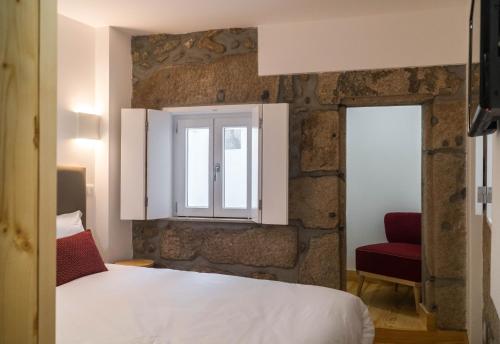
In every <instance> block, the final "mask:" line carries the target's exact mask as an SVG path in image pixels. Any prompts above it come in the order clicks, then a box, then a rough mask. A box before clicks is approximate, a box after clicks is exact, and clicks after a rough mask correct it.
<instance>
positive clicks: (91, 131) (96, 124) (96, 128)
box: [76, 112, 101, 140]
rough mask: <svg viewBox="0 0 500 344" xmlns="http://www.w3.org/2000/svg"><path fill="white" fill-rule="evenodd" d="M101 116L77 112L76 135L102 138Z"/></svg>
mask: <svg viewBox="0 0 500 344" xmlns="http://www.w3.org/2000/svg"><path fill="white" fill-rule="evenodd" d="M100 127H101V116H97V115H91V114H88V113H82V112H79V113H77V131H76V137H77V138H79V139H90V140H99V139H100V138H101V128H100Z"/></svg>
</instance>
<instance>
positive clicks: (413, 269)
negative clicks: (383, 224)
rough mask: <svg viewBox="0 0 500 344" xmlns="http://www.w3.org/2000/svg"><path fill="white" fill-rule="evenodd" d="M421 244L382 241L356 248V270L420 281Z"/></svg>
mask: <svg viewBox="0 0 500 344" xmlns="http://www.w3.org/2000/svg"><path fill="white" fill-rule="evenodd" d="M421 268H422V267H421V246H420V245H416V244H407V243H399V242H393V243H382V244H374V245H366V246H361V247H358V248H357V249H356V270H360V271H365V272H370V273H374V274H379V275H384V276H389V277H394V278H400V279H404V280H409V281H414V282H420V281H421V279H422V277H421V275H422V274H421Z"/></svg>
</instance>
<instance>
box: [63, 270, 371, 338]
mask: <svg viewBox="0 0 500 344" xmlns="http://www.w3.org/2000/svg"><path fill="white" fill-rule="evenodd" d="M107 267H108V269H109V271H106V272H101V273H97V274H94V275H90V276H86V277H83V278H80V279H77V280H74V281H72V282H69V283H67V284H64V285H61V286H59V287H57V289H56V300H57V302H56V307H57V309H56V312H57V313H56V314H57V315H56V317H57V319H56V320H57V323H56V336H57V343H58V344H70V343H71V344H83V343H89V344H90V343H92V344H100V343H102V344H115V343H116V344H118V343H124V344H125V343H126V344H129V343H130V344H132V343H133V344H160V343H161V344H177V343H183V344H185V343H196V344H204V343H206V344H212V343H214V344H216V343H217V344H223V343H272V344H277V343H287V344H288V343H308V344H311V343H314V344H321V343H352V344H368V343H372V342H373V337H374V328H373V324H372V321H371V319H370V316H369V314H368V310H367V308H366V306H365V305H364V304H363V302H362V301H361V300H360V299H359V298H358V297H356V296H354V295H351V294H348V293H345V292H342V291H339V290H334V289H329V288H324V287H318V286H309V285H300V284H291V283H284V282H276V281H267V280H257V279H251V278H244V277H235V276H226V275H220V274H211V273H197V272H188V271H177V270H170V269H147V268H139V267H131V266H119V265H114V264H108V265H107Z"/></svg>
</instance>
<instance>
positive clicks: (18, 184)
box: [0, 0, 57, 344]
mask: <svg viewBox="0 0 500 344" xmlns="http://www.w3.org/2000/svg"><path fill="white" fill-rule="evenodd" d="M0 22H1V24H0V26H1V27H2V30H1V31H2V33H0V45H1V46H2V56H1V58H0V59H1V60H2V61H0V65H1V66H0V68H1V72H0V89H1V92H0V123H1V126H3V130H2V128H1V127H0V154H1V157H0V177H1V180H2V182H1V184H0V229H1V231H0V343H47V344H49V343H54V342H55V270H56V264H55V255H56V253H55V215H56V116H57V106H56V97H57V88H56V80H57V73H56V68H57V50H56V44H57V43H56V42H57V2H56V0H43V1H42V0H31V1H28V0H23V1H19V0H18V1H15V0H6V1H2V2H0Z"/></svg>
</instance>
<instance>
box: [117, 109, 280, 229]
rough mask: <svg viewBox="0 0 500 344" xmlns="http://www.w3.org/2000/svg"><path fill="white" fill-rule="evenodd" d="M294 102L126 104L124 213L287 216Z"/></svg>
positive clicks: (275, 220) (258, 219)
mask: <svg viewBox="0 0 500 344" xmlns="http://www.w3.org/2000/svg"><path fill="white" fill-rule="evenodd" d="M288 114H289V107H288V104H284V103H282V104H241V105H215V106H193V107H176V108H164V109H162V110H151V109H122V117H121V125H122V130H121V145H122V149H121V178H120V188H121V189H120V190H121V192H120V218H121V219H124V220H154V219H171V220H174V221H175V220H176V219H182V220H194V221H197V220H199V219H205V220H206V219H207V218H212V219H211V220H210V221H238V222H241V221H242V222H255V223H263V224H275V225H287V224H288V153H289V149H288V142H289V138H288V127H289V123H288Z"/></svg>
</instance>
